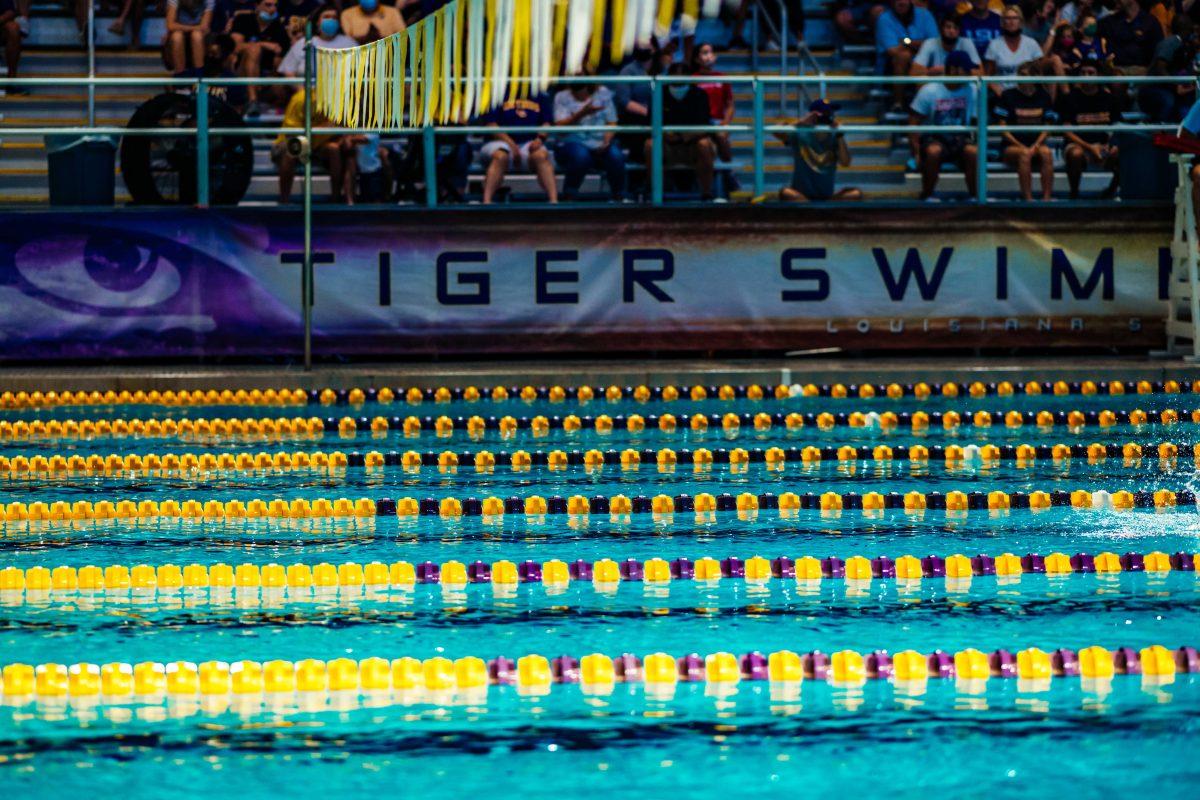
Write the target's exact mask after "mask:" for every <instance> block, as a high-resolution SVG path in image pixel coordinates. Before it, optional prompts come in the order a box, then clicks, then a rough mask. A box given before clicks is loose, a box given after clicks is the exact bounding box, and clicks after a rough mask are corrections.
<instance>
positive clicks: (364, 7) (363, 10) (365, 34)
mask: <svg viewBox="0 0 1200 800" xmlns="http://www.w3.org/2000/svg"><path fill="white" fill-rule="evenodd" d="M342 30H343V31H345V33H346V35H347V36H349V37H350V38H352V39H354V40H355V41H357V42H358V43H359V44H366V43H367V42H373V41H375V40H376V39H383V38H384V37H387V36H391V35H392V34H394V33H399V32H400V31H402V30H404V17H402V16H400V12H399V11H397V10H396V9H395V7H393V6H389V5H385V4H384V3H381V2H379V0H358V5H356V6H350V7H349V8H347V9H346V10H345V11H343V12H342Z"/></svg>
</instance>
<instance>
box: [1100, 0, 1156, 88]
mask: <svg viewBox="0 0 1200 800" xmlns="http://www.w3.org/2000/svg"><path fill="white" fill-rule="evenodd" d="M1100 34H1101V36H1103V37H1104V39H1105V40H1107V42H1108V47H1109V49H1110V50H1111V51H1112V55H1113V60H1112V63H1113V65H1114V66H1115V67H1116V69H1117V72H1119V73H1120V74H1121V75H1145V74H1146V71H1147V70H1148V69H1149V68H1150V61H1151V60H1152V59H1153V58H1154V49H1155V48H1156V47H1158V43H1159V42H1160V41H1162V38H1163V29H1162V26H1161V25H1159V24H1158V20H1156V19H1155V18H1154V17H1152V16H1150V15H1149V14H1147V13H1146V12H1145V11H1143V10H1142V5H1141V3H1140V2H1138V0H1120V9H1119V10H1118V11H1117V12H1116V13H1114V14H1110V15H1109V16H1107V17H1105V18H1104V21H1103V22H1101V23H1100Z"/></svg>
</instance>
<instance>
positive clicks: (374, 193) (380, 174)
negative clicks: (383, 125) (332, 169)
mask: <svg viewBox="0 0 1200 800" xmlns="http://www.w3.org/2000/svg"><path fill="white" fill-rule="evenodd" d="M350 138H351V140H352V141H353V143H354V167H355V171H356V172H357V173H358V199H359V200H360V201H362V202H364V203H382V202H384V201H386V200H389V199H391V195H392V183H393V178H392V165H391V158H390V155H391V154H390V153H389V152H388V149H387V148H386V147H384V146H383V145H381V144H380V143H379V134H378V133H366V134H359V135H357V136H352V137H350Z"/></svg>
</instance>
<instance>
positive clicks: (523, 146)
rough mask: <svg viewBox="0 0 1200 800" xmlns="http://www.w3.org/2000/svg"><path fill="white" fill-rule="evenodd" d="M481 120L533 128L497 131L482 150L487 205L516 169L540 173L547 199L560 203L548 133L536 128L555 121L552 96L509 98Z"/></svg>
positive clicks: (496, 124) (540, 180) (508, 125)
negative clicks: (551, 102)
mask: <svg viewBox="0 0 1200 800" xmlns="http://www.w3.org/2000/svg"><path fill="white" fill-rule="evenodd" d="M481 122H483V124H485V125H487V126H489V127H500V128H511V127H521V128H529V129H530V130H529V131H528V132H524V131H508V132H505V131H498V132H497V133H496V135H495V137H494V138H493V139H492V140H491V141H490V142H487V143H486V144H484V146H483V148H482V149H481V150H480V151H479V157H480V161H481V162H482V163H483V166H484V169H486V170H487V172H486V173H485V175H484V178H483V202H484V205H487V204H489V203H491V202H492V198H494V197H495V195H496V191H497V190H498V189H499V188H500V187H501V186H502V185H503V184H504V176H505V175H506V174H508V171H509V170H510V169H513V168H515V169H520V170H524V171H525V172H531V173H533V174H534V175H537V180H538V184H539V185H541V187H542V190H543V191H545V192H546V199H547V200H548V201H549V202H551V203H557V202H558V181H557V179H556V178H555V176H554V160H553V159H552V158H551V157H550V148H549V147H547V146H546V133H545V131H536V130H534V129H535V128H539V127H542V126H544V125H553V124H554V113H553V111H552V110H551V108H550V98H549V97H547V96H546V95H537V96H534V97H529V98H522V97H510V98H509V99H508V100H506V101H505V102H504V104H503V105H501V106H500V107H499V108H497V109H495V110H493V111H491V112H490V113H488V114H486V115H485V116H484V117H483V119H482V120H481Z"/></svg>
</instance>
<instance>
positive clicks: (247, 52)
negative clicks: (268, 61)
mask: <svg viewBox="0 0 1200 800" xmlns="http://www.w3.org/2000/svg"><path fill="white" fill-rule="evenodd" d="M237 55H238V62H237V64H238V74H239V75H241V76H242V77H243V78H258V77H260V76H261V75H262V45H261V44H259V43H258V42H246V43H245V44H243V45H242V46H241V47H239V48H238V54H237ZM246 99H247V100H249V101H250V102H251V103H257V102H258V86H257V85H256V84H253V83H251V84H247V85H246Z"/></svg>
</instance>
